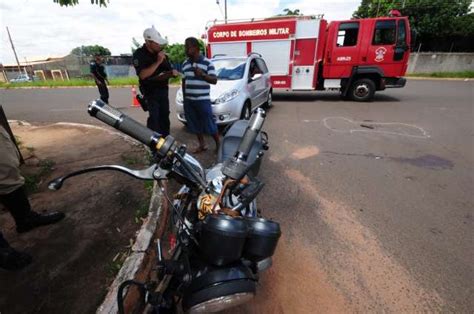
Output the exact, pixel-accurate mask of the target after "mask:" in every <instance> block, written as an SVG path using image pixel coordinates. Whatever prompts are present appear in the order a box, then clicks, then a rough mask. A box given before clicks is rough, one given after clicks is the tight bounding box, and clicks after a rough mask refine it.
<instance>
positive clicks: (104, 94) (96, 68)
mask: <svg viewBox="0 0 474 314" xmlns="http://www.w3.org/2000/svg"><path fill="white" fill-rule="evenodd" d="M103 63H104V57H102V56H101V55H100V54H96V55H95V56H94V61H92V62H91V64H90V70H91V74H92V76H93V77H94V80H95V84H96V85H97V87H98V88H99V93H100V99H101V100H102V101H103V102H105V103H107V104H108V103H109V90H108V89H107V84H109V80H108V79H107V74H106V73H105V67H104V64H103ZM109 85H110V84H109Z"/></svg>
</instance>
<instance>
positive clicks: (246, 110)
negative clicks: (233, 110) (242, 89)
mask: <svg viewBox="0 0 474 314" xmlns="http://www.w3.org/2000/svg"><path fill="white" fill-rule="evenodd" d="M251 115H252V108H250V102H248V101H246V102H245V104H244V106H243V107H242V113H241V114H240V119H241V120H248V119H250V116H251Z"/></svg>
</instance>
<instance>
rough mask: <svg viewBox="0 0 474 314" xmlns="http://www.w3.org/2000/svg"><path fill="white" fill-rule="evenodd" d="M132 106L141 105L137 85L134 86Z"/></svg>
mask: <svg viewBox="0 0 474 314" xmlns="http://www.w3.org/2000/svg"><path fill="white" fill-rule="evenodd" d="M132 107H140V103H139V102H138V99H137V90H136V88H135V86H133V87H132Z"/></svg>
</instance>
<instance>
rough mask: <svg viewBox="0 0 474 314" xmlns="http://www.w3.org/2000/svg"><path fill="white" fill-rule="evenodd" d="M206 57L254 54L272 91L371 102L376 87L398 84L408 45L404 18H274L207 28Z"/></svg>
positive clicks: (402, 79)
mask: <svg viewBox="0 0 474 314" xmlns="http://www.w3.org/2000/svg"><path fill="white" fill-rule="evenodd" d="M207 40H208V44H207V56H208V57H209V58H212V57H213V56H214V55H229V56H246V55H248V54H249V53H253V52H256V53H259V54H260V55H262V57H263V59H264V60H265V61H266V63H267V66H268V69H269V71H270V73H271V81H272V87H273V89H282V90H288V91H290V90H291V91H313V90H338V91H340V93H341V95H342V96H343V97H344V98H349V99H353V100H356V101H370V100H372V99H373V96H374V94H375V91H380V90H384V89H385V88H388V87H403V86H405V82H406V80H405V79H404V78H403V75H405V72H406V69H407V65H408V58H409V47H410V26H409V22H408V18H407V17H402V16H400V14H399V13H398V12H394V13H393V14H391V16H390V17H380V18H370V19H352V20H347V21H334V22H331V23H329V24H328V22H327V21H326V20H324V19H323V18H322V16H291V17H275V18H269V19H260V20H255V19H252V20H244V21H235V22H230V23H220V22H213V23H212V24H211V25H210V26H208V28H207Z"/></svg>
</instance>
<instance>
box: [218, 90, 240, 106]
mask: <svg viewBox="0 0 474 314" xmlns="http://www.w3.org/2000/svg"><path fill="white" fill-rule="evenodd" d="M237 96H239V91H238V90H236V89H234V90H232V91H230V92H226V93H224V94H222V95H220V96H219V98H217V99H216V104H222V103H225V102H228V101H231V100H232V99H234V98H235V97H237Z"/></svg>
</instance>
